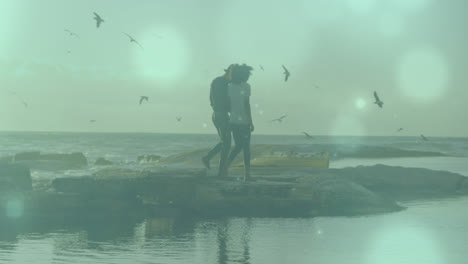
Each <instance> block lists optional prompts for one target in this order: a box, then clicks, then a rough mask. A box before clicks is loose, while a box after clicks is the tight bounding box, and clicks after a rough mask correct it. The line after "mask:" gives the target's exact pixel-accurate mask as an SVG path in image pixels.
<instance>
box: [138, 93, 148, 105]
mask: <svg viewBox="0 0 468 264" xmlns="http://www.w3.org/2000/svg"><path fill="white" fill-rule="evenodd" d="M144 100H146V102H148V96H144V95H142V96H140V105H141V103H143V101H144Z"/></svg>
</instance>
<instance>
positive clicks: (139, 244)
mask: <svg viewBox="0 0 468 264" xmlns="http://www.w3.org/2000/svg"><path fill="white" fill-rule="evenodd" d="M467 202H468V200H467V198H464V199H455V200H453V201H452V200H450V201H445V202H443V203H442V202H440V201H438V202H428V203H427V204H425V205H419V204H416V205H412V206H410V207H409V209H408V210H405V211H402V212H398V213H395V214H388V215H376V216H366V217H353V218H345V217H343V218H339V217H336V218H313V219H312V218H302V219H301V218H294V219H290V218H287V219H283V218H223V219H194V218H147V219H143V220H140V221H135V220H125V219H121V218H116V217H109V218H108V219H107V220H101V221H85V222H83V223H81V224H78V223H79V222H80V221H75V223H73V224H72V223H68V224H67V225H55V227H53V226H54V225H50V224H48V225H47V224H43V225H42V224H37V223H35V224H33V223H32V222H28V221H25V222H24V223H23V224H22V225H17V226H13V225H11V226H9V224H6V223H4V222H0V224H1V225H0V263H113V264H124V263H135V264H137V263H138V264H139V263H167V264H172V263H195V264H198V263H210V264H211V263H218V264H227V263H243V264H250V263H311V262H312V261H313V262H316V263H349V264H358V263H359V264H361V263H381V262H382V259H387V260H395V259H398V258H400V255H401V258H400V259H404V258H410V259H414V260H418V261H413V262H412V263H416V262H418V263H434V261H432V262H431V261H428V260H427V259H428V257H432V255H430V254H427V253H426V252H425V251H427V250H418V251H416V250H413V249H417V248H420V249H425V248H426V247H424V246H425V245H426V246H427V245H429V246H431V247H432V248H430V249H431V250H430V251H431V252H438V253H437V256H438V260H440V261H439V262H437V263H451V264H462V263H466V261H465V260H466V256H467V255H466V254H465V252H466V241H465V240H466V239H465V238H466V237H467V236H468V228H467V226H466V223H467V222H468V213H467V211H466V210H465V209H466V206H467V204H468V203H467ZM408 223H420V224H412V225H411V224H408ZM10 224H11V223H10ZM9 227H12V228H9ZM13 227H14V228H13ZM395 227H398V228H400V229H395ZM322 230H325V231H322ZM395 230H397V231H398V230H403V231H404V232H403V231H401V232H399V233H398V232H396V233H395ZM422 231H424V232H422ZM429 234H430V235H431V236H430V237H432V238H433V239H432V241H439V240H440V243H439V242H437V243H436V244H434V243H433V244H428V243H427V241H428V239H427V237H428V236H429ZM408 236H409V238H410V239H413V241H412V240H410V239H408ZM389 238H391V239H392V240H389ZM419 238H421V239H419ZM414 241H416V242H417V243H415V242H414ZM416 244H417V245H416ZM406 249H408V250H406ZM395 252H398V253H399V255H395ZM432 258H433V259H434V260H436V259H437V258H435V257H432ZM419 260H420V261H419ZM424 261H425V262H424ZM400 262H401V261H400ZM386 263H387V262H386ZM401 263H402V262H401Z"/></svg>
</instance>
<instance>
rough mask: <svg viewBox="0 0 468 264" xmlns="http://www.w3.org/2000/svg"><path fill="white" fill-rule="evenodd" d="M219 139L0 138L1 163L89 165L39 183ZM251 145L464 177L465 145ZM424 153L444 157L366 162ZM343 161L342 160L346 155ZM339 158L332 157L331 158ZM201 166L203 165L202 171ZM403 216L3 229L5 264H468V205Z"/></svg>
mask: <svg viewBox="0 0 468 264" xmlns="http://www.w3.org/2000/svg"><path fill="white" fill-rule="evenodd" d="M216 140H217V138H216V136H215V135H174V134H129V133H122V134H120V133H111V134H105V133H101V134H100V133H95V134H92V133H45V132H41V133H17V132H8V133H6V132H2V133H0V156H9V155H14V154H16V153H20V152H25V151H41V152H43V153H70V152H77V151H79V152H83V153H84V154H85V156H86V157H87V158H88V161H89V164H90V165H89V166H87V167H86V168H83V169H80V170H73V171H65V172H60V173H58V172H54V173H51V172H42V171H33V172H32V174H33V177H35V178H41V177H52V178H53V177H74V176H78V175H89V174H91V173H93V172H95V171H97V170H98V169H99V168H98V167H96V166H94V165H93V162H94V160H96V159H97V158H98V157H104V158H106V159H108V160H111V161H113V162H114V164H115V165H113V166H116V167H125V168H140V167H141V166H142V165H141V164H139V163H138V162H137V161H136V158H137V156H139V155H147V154H156V155H161V156H168V155H171V154H175V153H179V152H182V151H187V150H192V149H195V148H201V147H210V146H213V145H214V144H215V143H216ZM252 144H285V145H291V146H294V147H300V148H301V150H302V151H306V152H319V151H329V152H330V154H331V157H332V160H331V162H330V167H334V168H342V167H354V166H359V165H374V164H379V163H380V164H386V165H392V166H403V167H423V168H429V169H434V170H446V171H452V172H456V173H460V174H462V175H465V176H468V158H467V157H468V139H466V138H431V139H430V141H427V142H426V141H422V140H420V139H419V138H417V137H327V136H323V137H320V136H319V137H315V138H313V139H307V138H305V137H301V136H262V135H254V136H253V138H252ZM369 147H371V148H374V147H375V148H376V149H374V151H375V150H377V151H379V150H382V151H386V152H388V151H389V150H392V151H393V150H394V149H395V148H397V149H401V150H418V151H432V152H439V153H443V154H446V155H448V156H443V157H409V158H408V157H400V158H398V157H396V158H395V157H392V158H373V159H370V158H368V157H362V155H361V154H362V152H360V150H362V149H368V148H369ZM343 153H347V155H346V157H345V158H342V157H340V155H341V154H343ZM333 154H336V155H333ZM200 166H201V164H200ZM405 205H406V206H408V209H407V210H404V211H401V212H397V213H392V214H381V215H370V216H361V217H315V218H232V217H228V218H220V219H200V218H194V219H173V218H154V219H145V220H143V221H139V222H132V221H126V220H122V219H113V218H111V217H109V219H105V220H100V221H96V222H87V223H82V224H80V225H76V224H74V225H69V226H67V225H64V226H53V225H52V226H47V225H40V226H37V225H35V224H34V223H31V225H30V226H26V227H24V226H23V227H21V228H18V229H10V228H9V227H6V226H1V227H0V263H324V264H328V263H356V264H357V263H359V264H367V263H369V264H387V263H392V264H394V263H429V264H431V263H441V264H442V263H451V264H458V263H460V264H462V263H463V264H465V263H466V259H468V239H466V237H468V198H463V197H462V198H456V199H454V198H452V199H442V200H425V201H413V202H411V203H408V204H405Z"/></svg>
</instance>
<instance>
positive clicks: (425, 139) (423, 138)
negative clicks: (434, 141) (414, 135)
mask: <svg viewBox="0 0 468 264" xmlns="http://www.w3.org/2000/svg"><path fill="white" fill-rule="evenodd" d="M421 138H422V140H424V141H429V139H427V137H425V136H424V135H423V134H421Z"/></svg>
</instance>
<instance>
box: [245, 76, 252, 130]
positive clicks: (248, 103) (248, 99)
mask: <svg viewBox="0 0 468 264" xmlns="http://www.w3.org/2000/svg"><path fill="white" fill-rule="evenodd" d="M245 107H246V111H247V116H248V118H249V124H250V131H251V132H253V131H254V125H253V121H252V111H251V110H250V85H249V86H248V92H247V97H246V102H245Z"/></svg>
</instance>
